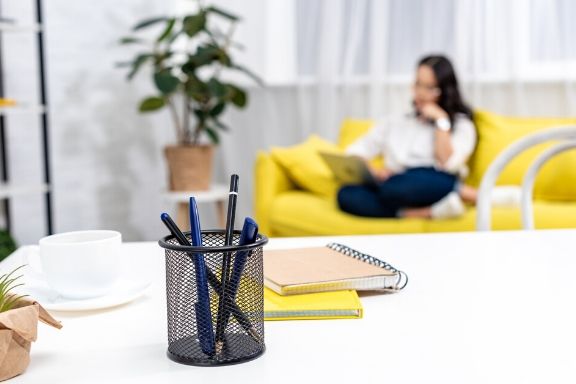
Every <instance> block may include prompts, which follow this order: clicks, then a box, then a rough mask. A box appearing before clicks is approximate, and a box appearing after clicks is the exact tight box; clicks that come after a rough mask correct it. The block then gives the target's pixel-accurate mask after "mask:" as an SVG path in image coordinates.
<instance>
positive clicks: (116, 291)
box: [23, 278, 150, 311]
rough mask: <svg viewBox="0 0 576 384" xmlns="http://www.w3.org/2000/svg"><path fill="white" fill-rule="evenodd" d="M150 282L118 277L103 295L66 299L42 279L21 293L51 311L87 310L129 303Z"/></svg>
mask: <svg viewBox="0 0 576 384" xmlns="http://www.w3.org/2000/svg"><path fill="white" fill-rule="evenodd" d="M149 286H150V283H144V282H142V281H134V280H129V279H123V278H120V279H118V281H117V282H116V284H115V285H114V288H112V290H111V291H110V293H108V294H107V295H104V296H99V297H94V298H91V299H68V298H65V297H62V296H60V295H59V294H58V293H57V292H56V291H54V290H53V289H52V288H50V287H49V286H48V284H47V283H45V282H43V281H38V280H37V281H35V282H34V283H32V284H30V283H28V284H27V285H26V288H25V289H23V291H24V292H23V293H25V294H28V295H30V297H33V298H34V300H36V301H38V302H39V303H40V304H41V305H42V306H43V307H44V308H45V309H47V310H51V311H89V310H94V309H103V308H111V307H115V306H118V305H121V304H125V303H129V302H130V301H132V300H135V299H137V298H138V297H140V296H142V295H143V294H144V292H145V291H146V289H147V288H148V287H149Z"/></svg>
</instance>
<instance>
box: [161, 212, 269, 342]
mask: <svg viewBox="0 0 576 384" xmlns="http://www.w3.org/2000/svg"><path fill="white" fill-rule="evenodd" d="M160 218H161V219H162V222H163V223H164V225H166V228H168V230H169V231H170V233H171V234H172V235H173V236H174V238H175V239H176V241H178V243H179V244H180V245H183V246H190V242H189V241H188V239H187V238H186V236H184V234H183V233H182V231H181V230H180V228H178V226H177V225H176V223H175V222H174V220H172V218H171V217H170V215H168V214H167V213H163V214H162V215H161V216H160ZM186 254H187V255H188V256H189V257H190V258H191V259H192V257H193V256H192V254H191V253H189V252H186ZM206 276H207V277H208V283H209V284H210V286H211V287H212V289H214V291H215V292H216V294H217V295H218V296H220V297H222V287H221V286H220V281H219V280H218V277H217V276H216V275H215V274H214V272H212V271H211V270H210V268H208V266H206ZM228 305H229V307H230V308H229V310H230V312H231V313H232V315H233V316H234V317H235V318H236V320H237V321H238V323H239V324H240V325H241V326H242V328H244V330H245V331H246V332H247V333H248V334H249V335H250V336H251V337H252V338H253V339H254V340H255V341H257V342H260V341H261V338H260V335H259V334H258V332H257V331H256V330H255V329H254V327H253V326H252V323H250V319H248V317H247V316H246V315H245V314H244V312H242V310H241V309H240V307H238V304H236V303H235V302H230V300H228Z"/></svg>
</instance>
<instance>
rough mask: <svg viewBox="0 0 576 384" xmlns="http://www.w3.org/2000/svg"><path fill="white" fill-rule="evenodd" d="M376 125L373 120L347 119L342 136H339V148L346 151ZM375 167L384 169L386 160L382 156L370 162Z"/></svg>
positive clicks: (341, 128)
mask: <svg viewBox="0 0 576 384" xmlns="http://www.w3.org/2000/svg"><path fill="white" fill-rule="evenodd" d="M373 125H374V121H373V120H358V119H345V120H344V121H343V122H342V125H341V126H340V134H339V135H338V146H339V147H340V148H342V150H345V149H346V148H348V146H349V145H350V144H352V143H353V142H355V141H356V140H358V139H359V138H360V137H361V136H363V135H365V134H366V133H368V131H369V130H370V128H372V126H373ZM370 163H371V164H372V166H373V167H375V168H382V167H384V159H383V158H382V156H377V157H375V158H374V159H372V160H371V161H370Z"/></svg>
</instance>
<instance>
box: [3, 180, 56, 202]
mask: <svg viewBox="0 0 576 384" xmlns="http://www.w3.org/2000/svg"><path fill="white" fill-rule="evenodd" d="M48 191H49V187H48V185H47V184H36V185H33V184H11V183H0V199H8V198H11V197H16V196H27V195H38V194H41V193H46V192H48Z"/></svg>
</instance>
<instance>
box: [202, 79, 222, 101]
mask: <svg viewBox="0 0 576 384" xmlns="http://www.w3.org/2000/svg"><path fill="white" fill-rule="evenodd" d="M207 85H208V90H209V91H210V94H212V96H213V97H216V98H218V99H221V98H223V97H224V96H225V95H226V91H227V89H226V86H225V85H224V84H222V83H221V82H219V81H218V80H216V79H215V78H211V79H210V80H209V81H208V84H207Z"/></svg>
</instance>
